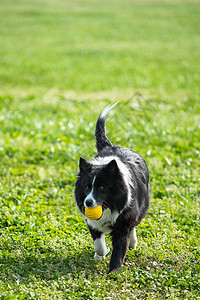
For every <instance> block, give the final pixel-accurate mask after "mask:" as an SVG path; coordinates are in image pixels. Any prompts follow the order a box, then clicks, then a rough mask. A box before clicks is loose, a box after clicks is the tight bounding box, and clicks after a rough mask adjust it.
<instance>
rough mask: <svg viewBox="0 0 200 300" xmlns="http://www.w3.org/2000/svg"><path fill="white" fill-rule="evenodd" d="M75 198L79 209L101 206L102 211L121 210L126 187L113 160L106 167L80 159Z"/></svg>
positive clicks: (82, 210)
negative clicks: (108, 209)
mask: <svg viewBox="0 0 200 300" xmlns="http://www.w3.org/2000/svg"><path fill="white" fill-rule="evenodd" d="M75 198H76V202H77V204H78V207H79V209H80V210H81V212H82V213H84V210H85V207H97V206H98V205H101V206H102V208H103V210H105V209H106V208H110V210H111V211H113V210H118V211H120V210H121V209H123V207H124V204H125V202H126V198H127V186H126V184H125V182H124V180H123V176H122V174H121V172H120V169H119V166H118V164H117V161H116V160H115V159H112V160H111V161H110V162H109V163H107V164H106V165H99V164H98V165H95V163H94V164H93V163H92V162H88V161H86V160H85V159H84V158H82V157H81V158H80V161H79V174H78V177H77V181H76V187H75Z"/></svg>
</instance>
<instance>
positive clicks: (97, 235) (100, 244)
mask: <svg viewBox="0 0 200 300" xmlns="http://www.w3.org/2000/svg"><path fill="white" fill-rule="evenodd" d="M88 228H89V230H90V233H91V235H92V238H93V241H94V248H95V254H94V259H101V258H102V257H104V256H105V255H106V254H108V253H109V251H110V248H109V247H107V246H106V241H105V234H104V233H102V232H100V231H98V230H96V229H93V228H92V227H90V226H88Z"/></svg>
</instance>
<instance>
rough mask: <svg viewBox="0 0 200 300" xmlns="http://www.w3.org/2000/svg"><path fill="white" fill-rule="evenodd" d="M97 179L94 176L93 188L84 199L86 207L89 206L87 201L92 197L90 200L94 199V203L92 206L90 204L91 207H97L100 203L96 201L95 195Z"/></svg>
mask: <svg viewBox="0 0 200 300" xmlns="http://www.w3.org/2000/svg"><path fill="white" fill-rule="evenodd" d="M95 179H96V176H94V178H93V181H92V190H91V192H90V193H89V194H88V195H87V197H86V198H85V200H84V206H85V207H87V205H86V201H87V200H88V199H90V200H92V201H93V204H92V205H91V206H89V207H96V206H98V204H97V202H96V199H95V198H94V196H93V191H94V182H95Z"/></svg>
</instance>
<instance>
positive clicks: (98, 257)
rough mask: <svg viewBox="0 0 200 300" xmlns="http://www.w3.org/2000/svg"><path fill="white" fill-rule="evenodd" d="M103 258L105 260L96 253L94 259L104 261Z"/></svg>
mask: <svg viewBox="0 0 200 300" xmlns="http://www.w3.org/2000/svg"><path fill="white" fill-rule="evenodd" d="M102 258H103V256H100V255H98V254H97V253H96V252H95V254H94V259H96V260H100V259H102Z"/></svg>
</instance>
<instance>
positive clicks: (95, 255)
mask: <svg viewBox="0 0 200 300" xmlns="http://www.w3.org/2000/svg"><path fill="white" fill-rule="evenodd" d="M109 252H110V248H109V247H107V251H106V253H105V254H104V255H102V256H101V255H98V254H97V253H96V252H95V254H94V259H96V260H100V259H102V258H105V257H106V255H107V254H108V253H109Z"/></svg>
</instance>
